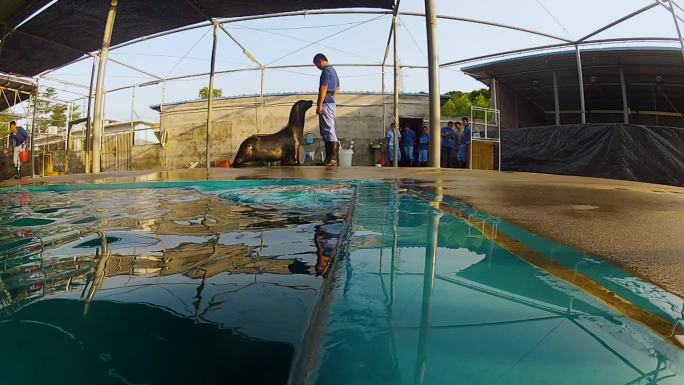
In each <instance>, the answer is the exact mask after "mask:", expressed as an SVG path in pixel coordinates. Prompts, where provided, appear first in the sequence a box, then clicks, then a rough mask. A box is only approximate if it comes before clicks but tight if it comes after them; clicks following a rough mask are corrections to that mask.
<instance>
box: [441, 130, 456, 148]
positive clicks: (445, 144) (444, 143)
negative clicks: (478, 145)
mask: <svg viewBox="0 0 684 385" xmlns="http://www.w3.org/2000/svg"><path fill="white" fill-rule="evenodd" d="M442 135H447V137H446V138H444V137H442V147H453V146H454V142H453V139H451V136H452V135H454V130H452V129H451V128H449V127H442Z"/></svg>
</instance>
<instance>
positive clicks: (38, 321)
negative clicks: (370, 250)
mask: <svg viewBox="0 0 684 385" xmlns="http://www.w3.org/2000/svg"><path fill="white" fill-rule="evenodd" d="M42 190H44V191H26V190H11V193H7V194H4V195H3V198H4V199H3V200H2V201H0V255H1V257H0V312H1V314H2V318H0V340H1V341H2V344H1V345H0V346H1V347H0V360H1V361H0V371H1V372H2V374H0V383H2V384H34V383H50V384H91V383H92V384H95V383H97V384H109V383H111V384H129V383H130V384H192V383H198V384H199V383H201V384H212V383H264V384H277V383H285V382H286V381H287V376H288V373H289V369H290V365H291V362H292V360H293V357H294V356H295V354H296V351H297V349H298V347H299V343H300V341H301V339H302V338H303V334H304V332H305V330H306V328H307V323H308V320H309V316H310V314H311V313H312V311H313V307H314V305H315V300H316V298H317V295H318V292H319V290H320V287H321V283H322V276H323V275H325V274H326V272H327V267H328V266H329V264H330V260H331V258H332V257H333V255H334V253H335V252H336V245H337V239H338V238H339V236H340V233H341V232H342V230H343V223H344V219H345V216H346V210H347V205H348V204H349V201H350V198H351V194H352V190H351V189H350V188H349V187H348V186H332V185H310V186H304V185H299V186H287V187H277V186H273V187H262V188H251V189H241V190H234V189H232V190H225V191H223V190H221V189H220V188H216V186H215V185H214V186H212V188H211V189H207V190H206V191H204V190H202V189H196V188H195V189H186V188H164V189H151V188H150V189H115V190H103V189H88V188H87V187H85V189H83V190H81V189H79V188H69V189H57V188H55V189H52V190H51V189H49V188H47V189H42ZM35 368H40V369H39V370H36V369H35Z"/></svg>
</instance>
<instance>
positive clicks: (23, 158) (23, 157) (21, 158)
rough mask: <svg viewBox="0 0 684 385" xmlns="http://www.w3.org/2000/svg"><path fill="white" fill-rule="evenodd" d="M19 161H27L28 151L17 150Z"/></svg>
mask: <svg viewBox="0 0 684 385" xmlns="http://www.w3.org/2000/svg"><path fill="white" fill-rule="evenodd" d="M19 161H21V163H28V161H29V153H28V151H20V152H19Z"/></svg>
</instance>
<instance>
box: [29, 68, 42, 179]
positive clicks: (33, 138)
mask: <svg viewBox="0 0 684 385" xmlns="http://www.w3.org/2000/svg"><path fill="white" fill-rule="evenodd" d="M39 95H40V78H38V80H36V92H35V94H34V96H33V120H32V121H31V177H35V176H36V155H35V151H36V130H37V129H38V125H37V124H36V112H37V110H38V98H39Z"/></svg>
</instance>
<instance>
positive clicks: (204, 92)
mask: <svg viewBox="0 0 684 385" xmlns="http://www.w3.org/2000/svg"><path fill="white" fill-rule="evenodd" d="M212 93H213V94H214V97H215V98H220V97H221V96H223V91H222V90H221V89H220V88H214V92H212ZM198 96H199V98H200V99H209V87H202V89H200V90H199V94H198Z"/></svg>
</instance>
